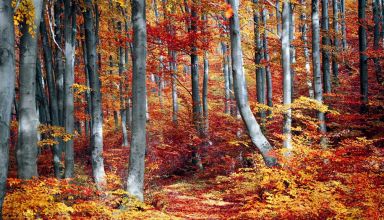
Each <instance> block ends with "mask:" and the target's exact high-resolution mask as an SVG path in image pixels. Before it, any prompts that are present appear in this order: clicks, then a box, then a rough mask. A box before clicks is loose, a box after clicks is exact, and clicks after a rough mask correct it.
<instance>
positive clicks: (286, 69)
mask: <svg viewBox="0 0 384 220" xmlns="http://www.w3.org/2000/svg"><path fill="white" fill-rule="evenodd" d="M289 11H290V3H289V0H284V2H283V33H282V35H281V59H282V65H283V104H284V105H286V106H289V105H291V104H292V94H291V92H292V90H291V89H292V84H291V83H292V80H291V76H292V75H291V59H290V55H291V54H290V40H289V32H290V31H289V29H290V27H289V19H290V18H289V17H290V16H291V15H290V13H289ZM291 127H292V109H291V108H290V107H288V109H287V110H286V112H285V113H284V124H283V135H284V137H283V139H284V140H283V147H284V148H287V149H288V150H289V151H290V150H291V149H292V131H291V130H292V128H291Z"/></svg>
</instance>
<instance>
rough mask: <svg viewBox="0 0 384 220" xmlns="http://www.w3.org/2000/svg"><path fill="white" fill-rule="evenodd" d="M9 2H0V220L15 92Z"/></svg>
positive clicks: (12, 30) (5, 0) (12, 34)
mask: <svg viewBox="0 0 384 220" xmlns="http://www.w3.org/2000/svg"><path fill="white" fill-rule="evenodd" d="M11 4H12V1H11V0H2V1H0V33H1V35H0V77H1V80H0V100H1V105H0V219H1V218H2V217H1V216H2V214H3V212H2V210H3V202H4V197H5V192H6V185H7V184H6V183H7V176H8V163H9V135H10V127H9V124H10V121H11V109H12V103H13V97H14V92H15V76H16V74H15V31H14V26H13V8H12V5H11Z"/></svg>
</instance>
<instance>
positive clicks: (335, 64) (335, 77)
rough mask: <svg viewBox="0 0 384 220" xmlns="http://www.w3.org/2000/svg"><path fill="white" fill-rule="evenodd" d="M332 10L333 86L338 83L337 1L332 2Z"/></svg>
mask: <svg viewBox="0 0 384 220" xmlns="http://www.w3.org/2000/svg"><path fill="white" fill-rule="evenodd" d="M332 4H333V5H332V6H333V7H332V9H333V24H332V26H333V34H334V36H333V47H334V48H333V53H332V75H333V82H334V83H335V85H337V84H338V82H339V64H338V60H337V55H338V53H339V38H338V33H339V7H338V5H339V3H338V1H337V0H333V1H332Z"/></svg>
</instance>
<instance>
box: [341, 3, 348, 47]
mask: <svg viewBox="0 0 384 220" xmlns="http://www.w3.org/2000/svg"><path fill="white" fill-rule="evenodd" d="M340 12H341V35H342V36H343V39H342V46H343V50H345V49H346V48H347V27H346V23H345V0H340Z"/></svg>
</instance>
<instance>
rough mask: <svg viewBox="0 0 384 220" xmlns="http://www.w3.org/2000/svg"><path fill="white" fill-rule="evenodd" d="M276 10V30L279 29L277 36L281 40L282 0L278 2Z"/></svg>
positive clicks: (277, 0)
mask: <svg viewBox="0 0 384 220" xmlns="http://www.w3.org/2000/svg"><path fill="white" fill-rule="evenodd" d="M275 8H276V29H277V31H276V32H277V36H279V38H281V32H282V28H281V11H280V0H276V3H275Z"/></svg>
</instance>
